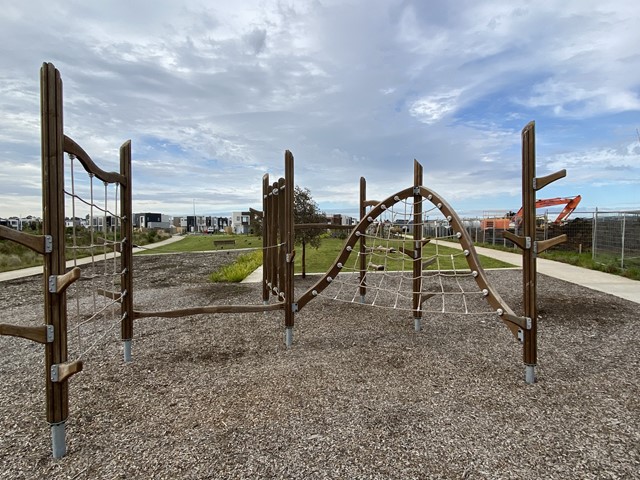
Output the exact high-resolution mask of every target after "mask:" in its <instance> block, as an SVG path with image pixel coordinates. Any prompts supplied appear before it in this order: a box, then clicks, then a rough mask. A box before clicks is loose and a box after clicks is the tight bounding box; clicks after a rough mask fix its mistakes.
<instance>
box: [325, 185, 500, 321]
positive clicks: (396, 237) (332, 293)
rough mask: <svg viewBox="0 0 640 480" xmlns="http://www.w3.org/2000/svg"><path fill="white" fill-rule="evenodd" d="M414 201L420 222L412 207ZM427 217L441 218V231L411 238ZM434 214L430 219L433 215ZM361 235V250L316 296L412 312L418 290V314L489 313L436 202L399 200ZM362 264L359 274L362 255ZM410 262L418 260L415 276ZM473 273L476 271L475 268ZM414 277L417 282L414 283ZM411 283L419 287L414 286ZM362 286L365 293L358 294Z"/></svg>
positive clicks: (454, 236)
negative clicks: (417, 255) (417, 254)
mask: <svg viewBox="0 0 640 480" xmlns="http://www.w3.org/2000/svg"><path fill="white" fill-rule="evenodd" d="M418 205H420V207H422V208H420V210H419V211H420V212H421V213H420V214H419V218H420V221H419V222H416V221H415V220H416V216H415V211H416V207H417V206H418ZM429 218H431V223H433V222H440V223H442V222H443V221H444V222H445V228H440V229H439V230H440V231H442V232H444V233H445V234H444V235H442V236H438V237H430V238H425V239H422V240H418V241H416V240H415V239H414V237H413V234H412V232H414V229H415V228H416V227H417V228H420V229H422V230H424V228H425V227H426V226H428V224H429ZM434 218H435V219H434ZM358 237H359V238H360V239H361V240H364V243H365V245H366V246H365V248H364V251H361V250H358V249H356V248H353V251H352V254H351V255H350V256H349V258H348V259H347V261H346V262H345V264H344V265H341V266H340V274H339V275H336V277H335V278H333V279H332V281H331V285H330V286H329V287H327V288H326V289H324V290H323V291H321V292H319V293H318V296H321V297H325V298H330V299H332V300H337V301H341V302H348V303H352V302H353V303H361V304H363V305H369V306H373V307H381V308H389V309H396V310H406V311H414V310H415V309H414V307H413V297H414V295H415V294H419V298H420V300H419V303H418V310H420V311H421V312H423V313H458V314H466V315H486V314H493V313H494V311H493V310H492V309H491V308H490V306H489V305H488V304H487V302H486V301H485V299H484V296H486V293H487V292H486V291H483V290H482V289H480V288H479V287H478V285H477V283H476V281H475V278H474V272H473V271H472V270H471V269H470V268H469V266H468V264H467V261H466V257H465V252H464V251H463V250H462V249H460V248H459V247H458V245H457V242H458V238H457V237H456V235H455V234H454V233H453V232H452V230H451V229H450V228H448V227H447V226H446V219H442V215H441V214H440V211H439V210H438V208H437V207H436V206H434V205H433V204H431V203H430V202H429V201H426V199H425V198H422V199H421V200H420V201H418V202H416V201H414V199H413V198H412V197H410V198H407V199H403V200H400V201H398V202H397V203H395V204H394V205H393V206H390V207H389V208H387V209H385V210H384V212H383V213H382V214H381V215H380V216H378V217H377V218H376V219H375V220H374V221H373V222H371V224H370V225H369V226H368V227H367V228H366V230H365V231H364V233H360V234H358ZM416 243H420V247H421V249H422V252H421V253H422V255H421V258H413V252H414V251H415V248H416ZM363 256H364V259H365V261H364V264H365V265H366V270H365V274H364V275H362V270H361V268H362V261H361V259H362V257H363ZM414 262H421V267H420V269H419V270H418V271H419V272H420V273H419V274H418V277H416V276H415V274H414V268H413V267H414ZM476 274H477V273H476ZM416 279H418V280H419V282H415V280H416ZM415 285H418V286H419V290H415V289H414V288H415ZM362 287H365V289H366V290H365V291H366V295H362Z"/></svg>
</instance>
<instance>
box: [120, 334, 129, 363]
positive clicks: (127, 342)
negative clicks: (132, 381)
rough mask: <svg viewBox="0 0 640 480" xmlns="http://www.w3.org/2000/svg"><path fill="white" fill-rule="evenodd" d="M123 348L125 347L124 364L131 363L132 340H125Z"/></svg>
mask: <svg viewBox="0 0 640 480" xmlns="http://www.w3.org/2000/svg"><path fill="white" fill-rule="evenodd" d="M122 346H123V347H124V362H125V363H129V362H130V361H131V340H123V341H122Z"/></svg>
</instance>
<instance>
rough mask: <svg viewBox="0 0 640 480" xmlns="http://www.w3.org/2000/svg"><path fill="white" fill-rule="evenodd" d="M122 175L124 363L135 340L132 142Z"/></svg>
mask: <svg viewBox="0 0 640 480" xmlns="http://www.w3.org/2000/svg"><path fill="white" fill-rule="evenodd" d="M120 174H121V175H123V176H124V177H125V179H126V183H120V216H121V218H122V219H121V230H120V232H121V235H122V236H123V237H124V241H123V243H122V252H121V255H120V266H121V271H122V277H121V278H122V280H121V282H122V283H121V286H120V290H121V291H123V292H126V294H125V296H124V298H123V299H122V302H121V307H120V311H121V314H122V322H121V324H120V336H121V338H122V342H123V348H124V361H125V362H130V361H131V342H132V340H133V206H132V191H133V190H132V182H131V140H128V141H126V142H125V143H123V144H122V146H121V147H120Z"/></svg>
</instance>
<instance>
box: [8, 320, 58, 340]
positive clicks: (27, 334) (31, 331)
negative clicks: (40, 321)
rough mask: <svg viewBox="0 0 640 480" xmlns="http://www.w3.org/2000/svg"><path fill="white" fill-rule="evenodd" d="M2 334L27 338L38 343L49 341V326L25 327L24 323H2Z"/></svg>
mask: <svg viewBox="0 0 640 480" xmlns="http://www.w3.org/2000/svg"><path fill="white" fill-rule="evenodd" d="M0 335H7V336H10V337H18V338H26V339H27V340H32V341H34V342H37V343H47V326H46V325H40V326H38V327H25V326H22V325H8V324H6V323H0Z"/></svg>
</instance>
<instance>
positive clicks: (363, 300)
mask: <svg viewBox="0 0 640 480" xmlns="http://www.w3.org/2000/svg"><path fill="white" fill-rule="evenodd" d="M365 299H366V295H360V303H364V302H365Z"/></svg>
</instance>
